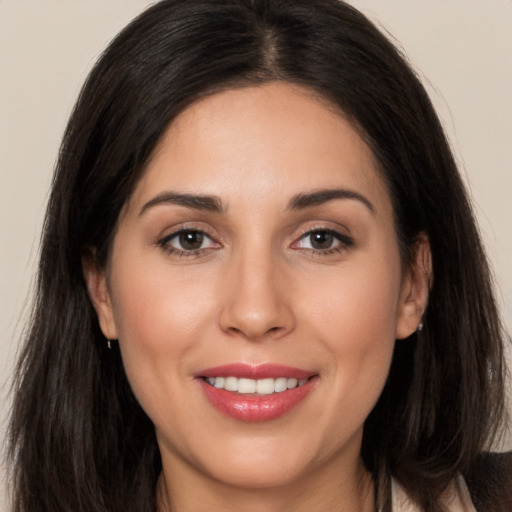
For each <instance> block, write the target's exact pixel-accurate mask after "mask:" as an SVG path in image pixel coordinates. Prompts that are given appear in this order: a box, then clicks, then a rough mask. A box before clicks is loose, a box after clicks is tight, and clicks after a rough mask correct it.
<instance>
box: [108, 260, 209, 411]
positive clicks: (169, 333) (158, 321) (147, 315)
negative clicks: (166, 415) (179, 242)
mask: <svg viewBox="0 0 512 512" xmlns="http://www.w3.org/2000/svg"><path fill="white" fill-rule="evenodd" d="M141 267H142V270H141ZM143 269H146V270H143ZM111 282H112V289H113V290H115V293H114V295H113V307H114V315H115V321H116V326H117V328H118V334H119V344H120V348H121V353H122V357H123V363H124V366H125V370H126V373H127V376H128V379H129V381H130V383H131V385H132V387H133V389H134V392H135V394H136V395H137V396H138V398H139V400H140V401H141V403H142V404H143V405H146V404H147V402H148V400H149V402H152V401H155V400H156V399H157V398H158V395H157V394H156V393H153V392H154V391H156V390H157V389H169V386H174V385H176V382H177V379H179V378H180V377H182V376H183V374H184V371H185V370H184V368H185V366H186V362H187V355H188V354H189V352H190V351H192V350H195V348H196V347H197V344H200V343H201V339H202V338H203V337H204V335H205V334H206V333H205V330H207V329H208V328H209V327H206V326H211V324H212V319H213V317H214V312H213V307H214V301H213V300H211V299H210V297H213V296H214V293H213V291H212V293H210V290H212V288H214V285H213V283H212V279H211V278H210V279H208V276H206V275H203V276H194V277H191V276H190V273H186V272H180V273H178V272H173V271H172V269H169V266H167V265H165V264H161V263H160V264H159V263H158V262H157V263H155V262H153V263H151V262H148V263H147V264H146V265H142V266H137V268H135V266H134V265H132V264H131V262H130V261H122V260H121V259H118V265H117V267H116V274H114V275H112V278H111ZM146 394H147V397H146V398H144V397H145V395H146Z"/></svg>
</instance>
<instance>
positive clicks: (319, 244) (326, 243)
mask: <svg viewBox="0 0 512 512" xmlns="http://www.w3.org/2000/svg"><path fill="white" fill-rule="evenodd" d="M309 240H310V244H311V247H312V248H313V249H317V250H323V249H330V248H331V247H332V246H333V243H334V242H336V239H335V238H334V235H333V234H332V233H330V232H329V231H314V232H313V233H310V234H309Z"/></svg>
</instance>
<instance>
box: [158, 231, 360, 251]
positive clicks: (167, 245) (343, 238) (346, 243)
mask: <svg viewBox="0 0 512 512" xmlns="http://www.w3.org/2000/svg"><path fill="white" fill-rule="evenodd" d="M315 233H325V234H328V235H331V236H332V237H333V239H334V240H337V241H338V242H339V244H338V245H337V246H335V247H331V248H327V249H315V248H313V247H311V248H309V247H305V248H302V250H307V251H308V252H310V253H311V254H315V255H318V256H322V255H331V254H338V253H341V252H343V251H345V250H347V249H348V248H350V247H352V246H353V245H354V240H353V239H352V238H351V237H349V236H347V235H345V234H342V233H340V232H338V231H336V230H334V229H330V228H321V227H318V228H313V229H309V230H308V231H306V232H305V233H303V234H302V235H301V236H300V237H299V238H298V240H297V241H296V242H294V243H293V244H292V248H293V249H295V250H301V248H300V247H294V246H296V245H297V244H298V243H300V242H302V241H304V240H306V239H307V237H311V236H312V235H313V234H315ZM185 234H195V235H200V236H204V237H206V238H208V239H209V240H210V242H211V243H213V244H214V245H215V244H217V246H218V247H221V244H219V243H218V242H215V240H214V239H213V237H212V236H210V235H209V234H208V233H207V232H206V231H204V230H202V229H195V228H181V229H179V230H178V231H175V232H173V233H171V234H169V235H166V236H165V237H163V238H162V239H160V240H159V241H158V242H157V244H158V246H159V247H161V248H162V249H163V250H164V251H166V252H167V253H168V254H171V255H175V256H179V257H184V258H189V257H194V256H199V255H201V254H205V253H206V252H210V251H211V250H214V249H216V248H217V247H205V248H201V247H200V248H198V249H192V250H186V249H178V248H176V247H173V246H172V245H171V241H172V240H173V239H176V238H178V237H180V236H181V235H185Z"/></svg>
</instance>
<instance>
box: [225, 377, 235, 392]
mask: <svg viewBox="0 0 512 512" xmlns="http://www.w3.org/2000/svg"><path fill="white" fill-rule="evenodd" d="M224 389H226V390H228V391H238V379H237V378H236V377H226V380H225V381H224Z"/></svg>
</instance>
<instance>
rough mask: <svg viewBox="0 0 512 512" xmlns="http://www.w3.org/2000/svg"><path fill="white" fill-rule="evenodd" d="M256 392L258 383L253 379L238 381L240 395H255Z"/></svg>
mask: <svg viewBox="0 0 512 512" xmlns="http://www.w3.org/2000/svg"><path fill="white" fill-rule="evenodd" d="M255 391H256V381H255V380H253V379H238V392H239V393H254V392H255Z"/></svg>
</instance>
